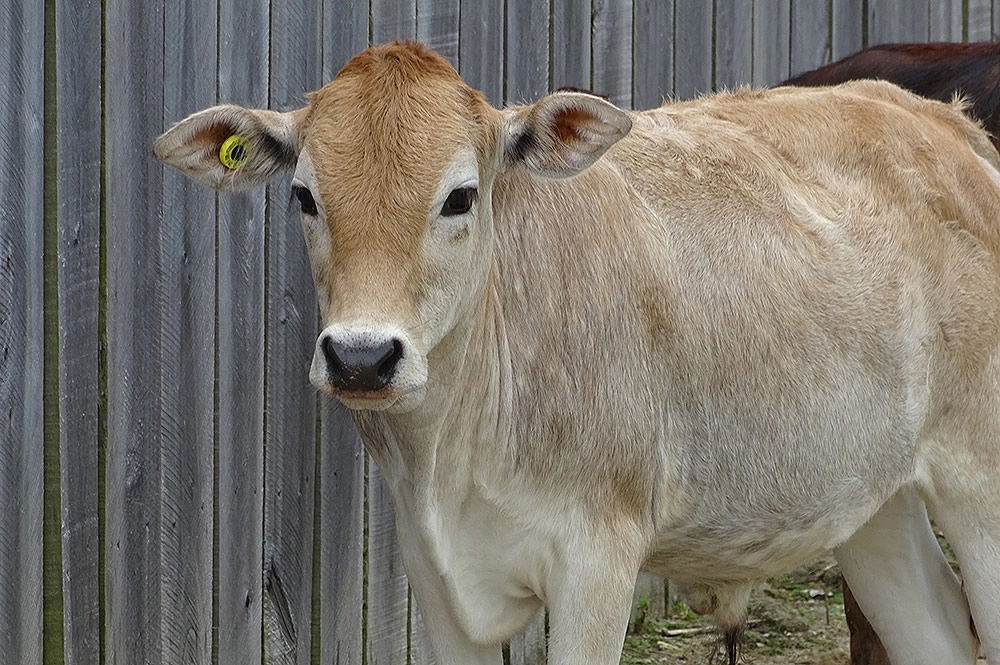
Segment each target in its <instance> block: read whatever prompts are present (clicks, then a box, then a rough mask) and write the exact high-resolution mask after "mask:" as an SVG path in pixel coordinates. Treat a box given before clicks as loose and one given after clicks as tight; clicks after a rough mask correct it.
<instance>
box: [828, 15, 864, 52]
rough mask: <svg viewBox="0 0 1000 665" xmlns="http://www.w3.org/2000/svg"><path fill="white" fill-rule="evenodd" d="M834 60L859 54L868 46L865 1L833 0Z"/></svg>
mask: <svg viewBox="0 0 1000 665" xmlns="http://www.w3.org/2000/svg"><path fill="white" fill-rule="evenodd" d="M832 19H833V20H832V23H833V25H832V26H831V27H832V29H833V39H832V40H831V41H832V46H833V53H832V55H831V58H832V59H833V60H840V59H841V58H846V57H847V56H849V55H851V54H853V53H857V52H858V51H860V50H861V49H863V48H864V47H865V46H867V44H868V41H867V35H865V30H864V21H865V11H864V0H833V7H832Z"/></svg>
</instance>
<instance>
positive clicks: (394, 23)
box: [371, 0, 417, 46]
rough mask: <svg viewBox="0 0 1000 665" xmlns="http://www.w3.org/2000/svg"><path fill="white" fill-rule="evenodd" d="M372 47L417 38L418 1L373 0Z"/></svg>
mask: <svg viewBox="0 0 1000 665" xmlns="http://www.w3.org/2000/svg"><path fill="white" fill-rule="evenodd" d="M371 22H372V28H371V29H372V45H373V46H375V45H378V44H384V43H386V42H389V41H392V40H394V39H414V38H416V36H417V3H416V0H371Z"/></svg>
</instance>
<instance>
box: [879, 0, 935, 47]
mask: <svg viewBox="0 0 1000 665" xmlns="http://www.w3.org/2000/svg"><path fill="white" fill-rule="evenodd" d="M929 2H930V0H908V2H899V1H898V0H868V45H869V46H875V45H876V44H888V43H891V42H923V41H927V38H928V36H929V35H930V26H929V19H928V8H929V4H928V3H929Z"/></svg>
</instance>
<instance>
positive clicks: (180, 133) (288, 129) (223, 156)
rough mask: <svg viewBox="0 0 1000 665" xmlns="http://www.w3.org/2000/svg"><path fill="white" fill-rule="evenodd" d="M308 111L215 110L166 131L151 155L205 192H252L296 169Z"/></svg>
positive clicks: (234, 108) (200, 113)
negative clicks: (301, 135) (287, 170)
mask: <svg viewBox="0 0 1000 665" xmlns="http://www.w3.org/2000/svg"><path fill="white" fill-rule="evenodd" d="M304 111H305V109H299V110H298V111H292V112H289V113H277V112H275V111H260V110H253V109H245V108H243V107H241V106H234V105H224V106H213V107H212V108H209V109H205V110H204V111H199V112H198V113H195V114H193V115H190V116H188V117H187V118H185V119H184V120H181V121H180V122H178V123H177V124H176V125H174V126H173V127H171V128H170V129H168V130H167V131H166V132H164V133H163V134H162V135H161V136H159V137H158V138H157V139H156V140H155V141H154V142H153V152H154V153H155V154H156V156H157V157H158V158H159V159H160V160H161V161H162V162H164V163H166V164H169V165H170V166H173V167H174V168H176V169H178V170H180V171H181V172H182V173H183V174H184V175H186V176H187V177H189V178H191V179H192V180H194V181H195V182H197V183H199V184H201V185H204V186H206V187H211V188H212V189H219V190H223V191H242V190H246V189H251V188H253V187H256V186H258V185H262V184H264V183H266V182H267V181H268V180H269V179H270V178H271V176H273V175H274V174H275V173H277V172H278V171H281V170H284V169H290V168H293V167H294V166H295V162H296V160H297V159H298V154H299V123H300V122H301V119H302V116H303V115H304Z"/></svg>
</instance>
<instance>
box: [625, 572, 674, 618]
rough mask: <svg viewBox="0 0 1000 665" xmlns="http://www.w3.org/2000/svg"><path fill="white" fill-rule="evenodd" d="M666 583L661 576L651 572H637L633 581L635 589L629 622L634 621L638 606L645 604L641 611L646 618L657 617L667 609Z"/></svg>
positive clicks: (661, 615) (662, 614)
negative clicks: (637, 574)
mask: <svg viewBox="0 0 1000 665" xmlns="http://www.w3.org/2000/svg"><path fill="white" fill-rule="evenodd" d="M666 592H667V584H666V582H665V581H664V579H663V578H662V577H659V576H657V575H653V574H651V573H639V576H638V578H637V579H636V581H635V591H634V592H633V593H632V613H631V616H630V622H635V620H636V618H637V617H638V613H639V608H640V607H641V606H645V607H644V609H643V612H644V614H645V617H646V619H647V620H648V619H659V618H661V617H663V616H664V615H665V614H666V611H667V593H666Z"/></svg>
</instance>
